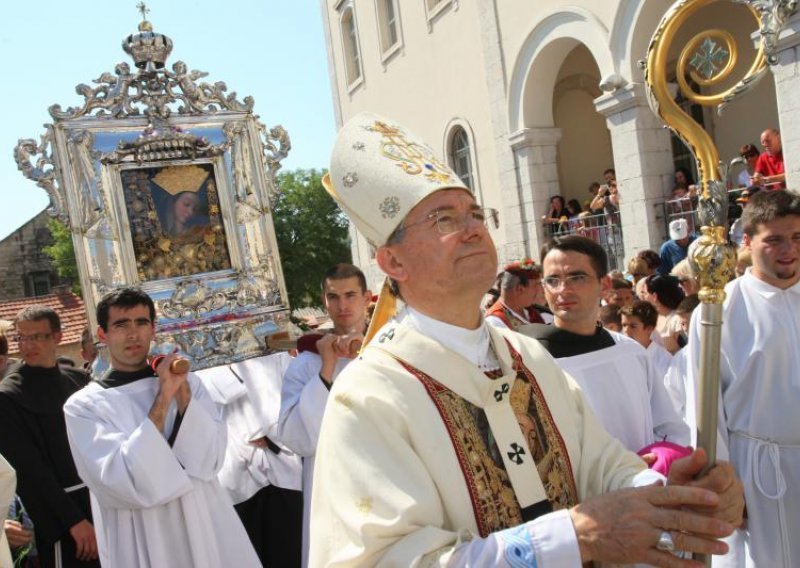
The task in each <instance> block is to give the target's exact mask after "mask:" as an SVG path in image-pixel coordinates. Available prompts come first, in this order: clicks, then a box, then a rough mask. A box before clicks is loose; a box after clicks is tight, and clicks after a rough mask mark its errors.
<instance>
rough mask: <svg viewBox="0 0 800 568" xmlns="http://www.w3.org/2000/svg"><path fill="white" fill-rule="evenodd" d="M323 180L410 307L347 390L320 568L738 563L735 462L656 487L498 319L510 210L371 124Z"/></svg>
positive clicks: (337, 395)
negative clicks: (723, 559) (692, 554)
mask: <svg viewBox="0 0 800 568" xmlns="http://www.w3.org/2000/svg"><path fill="white" fill-rule="evenodd" d="M323 183H324V185H325V187H326V189H327V190H328V191H329V192H330V193H331V194H332V195H333V196H334V197H335V199H336V200H337V201H338V202H339V204H340V205H341V206H342V208H343V209H344V211H345V212H346V213H347V215H348V216H349V217H350V219H351V220H352V222H353V223H354V224H355V226H356V227H357V228H358V230H359V231H360V232H361V234H363V235H364V236H365V237H366V238H367V239H368V240H369V241H370V242H371V243H372V244H373V245H375V246H376V247H377V254H376V259H377V262H378V265H379V267H380V268H381V270H382V271H383V272H385V273H386V275H387V277H388V280H389V284H388V285H387V286H384V290H383V292H382V293H381V296H382V299H381V301H380V302H379V303H383V296H384V294H387V293H396V294H397V295H398V296H399V297H400V298H401V299H402V300H403V301H404V303H405V308H404V309H403V310H402V311H401V312H400V313H398V314H397V315H396V317H395V318H394V319H392V320H390V321H388V323H386V324H384V325H383V326H382V327H380V329H378V330H377V332H376V333H375V334H374V335H371V334H370V333H368V336H367V340H368V341H369V342H368V343H366V346H365V347H364V348H363V349H362V351H361V354H360V356H359V357H358V358H357V359H356V360H354V361H353V362H352V363H350V364H349V365H348V366H347V368H345V369H344V370H343V371H342V373H341V374H340V375H339V376H338V377H337V380H336V382H335V383H334V385H333V387H332V389H331V393H330V398H329V402H328V405H327V407H326V409H325V415H324V417H323V419H322V425H321V428H320V432H321V433H320V438H319V443H318V446H317V452H316V467H315V470H314V493H313V495H312V511H311V523H312V524H311V550H310V558H309V563H310V565H311V566H314V567H317V566H333V565H335V566H366V565H384V566H412V565H436V566H444V565H448V566H521V565H526V566H533V565H537V566H540V567H544V568H548V567H553V566H580V565H581V563H583V562H591V561H605V562H637V561H643V562H649V563H651V564H660V565H666V563H667V562H673V557H672V556H671V555H670V554H669V552H667V551H669V550H671V549H675V548H682V549H686V550H691V551H703V552H707V553H721V552H724V550H725V547H724V545H722V544H721V543H719V542H717V540H716V539H717V538H718V537H721V536H724V535H726V534H729V533H730V532H731V531H732V530H733V527H734V526H735V525H738V524H739V523H740V522H741V510H742V508H743V501H742V498H741V489H740V487H739V486H738V482H737V481H736V479H735V477H734V476H733V474H732V469H731V467H730V465H729V464H718V465H717V466H716V467H715V468H713V469H712V470H711V473H710V474H709V475H708V476H703V477H702V478H701V479H699V480H697V481H694V482H693V486H692V487H688V486H685V485H686V484H687V483H689V481H690V478H693V477H694V475H695V474H696V473H698V472H699V470H700V468H701V467H702V465H703V464H704V463H705V458H704V454H703V453H702V452H701V451H699V452H696V453H694V454H693V455H692V456H691V457H690V458H687V459H684V460H683V461H680V462H676V463H675V465H673V468H672V472H671V474H670V475H671V477H670V479H669V482H670V484H671V485H674V486H673V487H661V486H652V485H651V484H652V483H653V482H656V481H663V477H661V476H660V475H658V474H656V473H654V472H651V471H648V470H647V469H646V467H645V464H644V462H643V461H642V460H641V459H640V458H638V457H637V456H636V455H635V454H633V453H631V452H628V451H627V450H625V449H624V448H623V447H622V446H621V444H620V443H619V442H618V441H616V440H614V439H612V438H611V437H610V436H609V435H608V434H607V433H606V432H605V430H604V429H603V428H602V426H600V424H599V423H598V421H597V419H596V418H595V417H594V415H593V414H592V412H591V410H590V409H589V408H588V406H587V403H586V401H585V400H584V398H583V396H582V394H581V392H580V389H579V388H578V387H577V386H576V384H575V383H574V382H573V381H572V380H571V379H569V378H568V377H567V376H566V375H565V374H564V373H563V372H562V371H561V370H559V368H558V366H557V365H556V364H555V362H554V361H553V360H552V358H551V357H550V356H549V355H548V354H547V353H546V352H545V351H544V349H543V348H542V347H541V346H540V345H539V344H538V343H537V342H536V341H534V340H532V339H530V338H526V337H523V336H522V335H520V334H518V333H515V332H512V331H510V330H505V329H501V328H496V327H494V326H490V325H487V324H486V322H485V321H484V320H483V319H482V317H481V315H480V302H481V299H482V297H483V295H484V294H485V292H486V290H487V289H488V288H489V286H490V285H491V283H492V280H493V279H494V278H495V275H496V271H497V253H496V250H495V247H494V243H493V242H492V239H491V236H490V230H491V229H494V228H497V226H498V225H497V212H496V211H494V210H492V209H490V208H486V207H484V206H483V205H482V204H480V203H477V202H476V201H475V198H474V196H473V195H472V193H471V192H470V190H469V189H468V188H467V187H466V186H465V185H464V184H463V183H462V182H461V180H460V179H459V178H458V176H457V175H456V174H455V173H453V172H452V170H451V169H450V168H448V167H447V166H445V165H444V164H443V163H442V162H441V161H440V160H439V159H438V158H437V157H436V156H435V154H434V153H433V151H432V150H431V149H430V147H429V146H427V145H426V144H425V143H424V142H422V141H421V140H419V139H418V138H417V137H415V136H414V135H413V134H411V133H410V132H408V131H407V130H405V129H404V128H403V127H401V126H399V125H397V124H396V123H394V122H392V121H390V120H387V119H385V118H381V117H378V116H376V115H373V114H369V113H361V114H359V115H357V116H355V117H354V118H353V119H351V120H350V121H349V122H348V123H347V124H346V125H345V126H344V127H343V128H342V129H341V131H340V132H339V134H338V136H337V140H336V144H335V146H334V149H333V153H332V157H331V167H330V172H329V174H328V175H327V177H326V178H324V181H323ZM379 313H383V310H382V306H381V305H379V306H378V308H376V315H377V314H379ZM374 321H376V320H375V319H374ZM370 337H374V339H372V340H371V341H370ZM642 485H648V486H647V487H637V486H642ZM622 488H631V489H627V490H625V491H622V492H615V491H614V490H615V489H622ZM701 503H702V506H700V505H701ZM622 527H624V535H625V536H624V538H622V539H621V538H619V532H616V533H615V531H619V530H621V529H622Z"/></svg>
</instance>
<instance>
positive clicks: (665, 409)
mask: <svg viewBox="0 0 800 568" xmlns="http://www.w3.org/2000/svg"><path fill="white" fill-rule="evenodd" d="M609 333H610V334H611V337H612V338H613V339H614V341H615V342H616V345H613V346H612V347H607V348H606V349H600V350H598V351H592V352H591V353H584V354H582V355H574V356H572V357H561V358H559V359H556V363H557V364H558V366H559V367H561V368H562V369H564V371H565V372H566V373H567V374H569V375H570V376H571V377H572V378H574V379H575V380H576V381H577V382H578V384H579V385H580V386H581V389H583V394H584V396H585V397H586V399H587V400H588V401H589V405H590V406H591V407H592V410H593V411H594V413H595V415H596V416H597V418H598V419H599V420H600V422H601V423H602V424H603V426H605V428H606V430H608V432H609V434H611V435H612V436H614V437H615V438H616V439H618V440H619V441H621V442H622V444H623V445H624V446H625V447H626V448H628V449H629V450H631V451H632V452H638V451H639V450H641V449H642V448H644V447H645V446H649V445H650V444H652V443H653V442H656V441H663V440H667V441H669V442H673V443H675V444H678V445H682V446H686V445H689V427H688V426H687V425H686V423H685V422H684V421H683V419H682V418H681V416H679V415H678V413H677V412H676V411H675V408H674V406H673V404H672V400H671V398H670V396H669V394H668V393H667V390H666V388H665V387H664V381H663V377H659V376H658V375H657V373H656V371H655V368H654V367H653V364H652V362H651V360H650V357H649V356H648V355H647V351H645V349H644V347H642V346H641V345H640V344H639V343H637V342H636V341H634V340H633V339H631V338H629V337H626V336H624V335H622V334H620V333H616V332H613V331H609Z"/></svg>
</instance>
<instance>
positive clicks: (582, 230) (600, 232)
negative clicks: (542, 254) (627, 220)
mask: <svg viewBox="0 0 800 568" xmlns="http://www.w3.org/2000/svg"><path fill="white" fill-rule="evenodd" d="M544 228H545V235H546V236H547V237H557V236H563V235H580V236H582V237H587V238H590V239H592V240H593V241H595V242H596V243H598V244H599V245H600V246H602V247H603V249H604V250H605V251H606V255H608V265H609V270H623V271H624V270H625V249H624V246H623V243H622V227H621V226H620V222H619V212H614V213H598V214H595V215H587V214H585V213H581V214H580V215H578V216H576V217H572V218H571V219H567V218H564V217H562V218H561V219H559V220H557V221H553V222H550V223H546V224H545V226H544Z"/></svg>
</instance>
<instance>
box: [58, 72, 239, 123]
mask: <svg viewBox="0 0 800 568" xmlns="http://www.w3.org/2000/svg"><path fill="white" fill-rule="evenodd" d="M207 75H208V73H206V72H204V71H198V70H195V69H193V70H191V71H190V70H189V69H188V66H187V65H186V63H184V62H183V61H176V62H175V63H174V64H173V65H172V71H169V70H167V69H159V70H156V71H155V72H147V71H145V70H144V69H139V70H138V71H137V72H136V74H135V75H134V74H132V73H131V68H130V65H128V64H127V63H124V62H123V63H119V64H118V65H117V66H116V67H115V68H114V73H103V74H102V75H100V77H98V78H97V79H94V80H93V81H92V83H94V84H95V85H97V86H96V87H92V86H90V85H87V84H85V83H81V84H79V85H77V86H76V87H75V92H77V93H78V94H79V95H82V96H83V98H84V101H83V105H82V106H80V107H69V108H67V110H62V109H61V105H58V104H55V105H52V106H51V107H50V108H49V111H50V116H52V117H53V118H54V119H56V120H65V119H70V118H78V117H81V116H91V115H94V116H108V117H114V118H124V117H129V116H140V115H145V116H147V117H150V118H153V119H159V118H160V119H166V118H168V117H169V116H170V114H171V113H172V112H173V107H177V108H175V109H174V110H176V111H177V112H178V114H181V115H197V114H206V113H215V112H217V111H219V110H230V111H240V112H250V111H252V110H253V105H254V100H253V98H252V97H249V96H248V97H245V98H244V100H243V101H239V100H238V99H237V98H236V92H231V93H227V90H228V87H227V85H226V84H225V83H224V82H223V81H217V82H215V83H213V84H212V83H198V82H197V80H198V79H201V78H203V77H206V76H207Z"/></svg>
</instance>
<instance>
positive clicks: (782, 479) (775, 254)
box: [687, 190, 800, 568]
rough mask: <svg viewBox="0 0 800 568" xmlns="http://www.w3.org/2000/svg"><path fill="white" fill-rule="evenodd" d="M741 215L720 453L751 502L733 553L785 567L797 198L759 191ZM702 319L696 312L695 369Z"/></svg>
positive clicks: (798, 377) (798, 338)
mask: <svg viewBox="0 0 800 568" xmlns="http://www.w3.org/2000/svg"><path fill="white" fill-rule="evenodd" d="M742 223H743V228H744V246H745V247H746V248H747V249H748V250H749V251H750V253H751V255H752V258H753V265H752V267H751V268H749V269H748V270H747V271H746V272H745V274H744V275H743V276H741V277H739V278H737V279H735V280H733V281H731V282H730V283H729V284H728V285H727V286H726V287H725V302H724V305H723V315H722V321H723V324H722V356H721V358H720V381H721V391H722V408H721V409H720V418H721V425H720V426H721V427H720V431H721V432H720V433H721V435H722V437H723V438H724V439H725V440H726V441H727V444H726V445H727V448H724V447H723V448H721V450H720V452H719V453H720V454H721V455H724V453H725V450H726V449H727V451H728V453H729V454H730V460H731V463H732V464H733V466H734V468H735V469H736V470H737V472H738V474H739V476H740V477H741V479H742V482H743V484H744V491H745V500H746V502H747V521H746V528H745V531H744V543H745V547H744V549H740V550H738V551H737V550H734V551H732V554H731V555H729V556H734V558H733V560H735V561H736V562H735V563H733V565H735V566H759V567H760V566H769V567H770V568H772V567H775V568H789V567H794V566H798V563H800V539H798V538H797V535H799V534H800V413H798V411H797V409H798V407H800V371H799V369H800V350H799V349H798V345H800V198H799V197H798V196H797V194H796V193H794V192H790V191H787V190H778V191H774V192H766V191H763V192H759V193H758V194H756V195H755V196H754V197H753V198H751V200H750V202H749V203H748V205H747V207H745V209H744V212H743V213H742ZM700 319H701V318H699V317H694V318H692V328H691V334H690V339H689V345H688V349H689V350H690V351H689V352H690V361H692V362H693V365H689V367H690V370H692V369H696V368H697V365H698V363H699V351H700V344H699V330H700V325H701V322H700ZM689 384H690V385H692V386H690V387H689V389H692V387H693V386H694V385H695V384H696V381H690V382H689ZM692 394H693V393H692V392H691V391H690V392H688V393H687V399H688V398H689V395H692ZM736 553H738V554H736ZM724 560H729V558H728V557H726V558H725V559H724ZM727 565H731V564H727Z"/></svg>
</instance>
